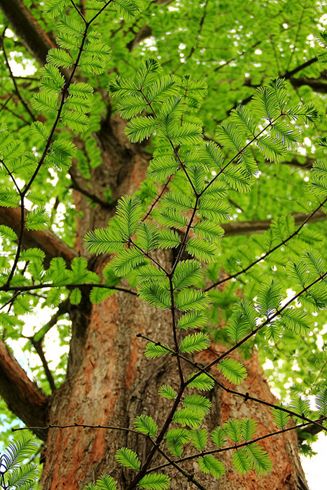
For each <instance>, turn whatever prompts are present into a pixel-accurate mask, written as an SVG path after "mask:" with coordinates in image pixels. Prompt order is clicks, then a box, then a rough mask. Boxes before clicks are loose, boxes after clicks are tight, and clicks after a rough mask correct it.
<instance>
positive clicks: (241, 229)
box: [222, 211, 327, 236]
mask: <svg viewBox="0 0 327 490" xmlns="http://www.w3.org/2000/svg"><path fill="white" fill-rule="evenodd" d="M307 217H308V215H307V214H305V213H297V214H293V218H294V222H295V224H296V225H298V224H300V223H302V222H303V221H305V219H306V218H307ZM326 218H327V216H326V213H324V212H323V211H320V212H319V213H316V214H315V215H314V216H313V217H312V219H311V220H310V223H313V222H315V221H322V220H324V219H326ZM271 223H272V220H270V219H268V220H263V221H238V222H234V223H233V222H231V223H226V224H224V225H222V227H223V228H224V230H225V236H235V235H247V234H250V233H258V232H261V231H266V230H268V228H269V227H270V226H271Z"/></svg>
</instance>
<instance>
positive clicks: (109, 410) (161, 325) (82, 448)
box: [42, 121, 306, 490]
mask: <svg viewBox="0 0 327 490" xmlns="http://www.w3.org/2000/svg"><path fill="white" fill-rule="evenodd" d="M113 127H114V129H113ZM100 135H101V145H102V149H103V162H104V163H103V165H102V166H101V167H99V168H98V169H96V170H95V174H94V176H93V179H92V184H93V189H92V191H93V192H95V193H97V194H98V195H101V191H102V189H104V188H106V187H107V188H108V187H109V186H110V188H111V189H114V192H115V196H118V195H119V194H120V193H121V192H122V191H124V192H127V191H132V190H134V189H135V187H137V185H138V184H139V183H140V182H141V181H142V179H143V177H144V172H145V168H146V163H147V155H146V154H145V153H144V152H143V150H142V149H139V151H138V152H136V151H135V147H131V146H129V147H128V146H127V148H128V150H126V146H124V145H126V144H127V143H126V141H125V140H124V142H123V143H122V144H119V143H118V142H119V141H121V139H122V131H121V127H120V125H119V123H118V122H117V123H116V122H115V121H114V122H113V124H112V125H111V127H109V126H107V128H105V127H103V128H102V131H101V133H100ZM124 148H125V149H124ZM83 185H85V186H86V185H88V182H84V183H83ZM76 204H77V207H78V209H79V210H80V211H82V212H83V218H82V219H81V220H80V222H79V228H78V234H77V235H78V238H77V248H78V249H79V251H80V250H81V249H82V238H83V235H84V234H85V232H86V231H87V230H89V229H92V228H94V227H97V226H104V225H105V224H106V223H107V221H108V219H109V217H110V216H111V214H112V212H111V211H110V210H109V211H108V209H99V207H92V206H89V205H88V203H87V201H86V200H85V198H84V197H81V196H79V197H78V199H77V201H76ZM165 260H166V261H168V260H169V257H166V258H165ZM104 263H105V261H104V260H100V261H98V262H97V263H96V265H95V268H96V270H97V271H98V272H99V271H101V268H102V267H103V265H104ZM74 315H75V316H74V317H73V318H72V322H73V325H72V340H71V346H70V356H69V365H68V370H67V372H68V377H67V380H66V382H65V383H64V385H63V386H62V387H61V388H60V389H59V390H58V391H57V392H56V393H55V394H54V395H53V398H52V402H51V407H50V411H49V424H50V425H60V426H62V425H70V424H74V423H76V424H86V425H111V426H117V427H130V426H132V424H133V419H134V418H135V417H136V416H137V415H139V414H142V413H146V414H151V415H152V416H153V417H154V418H155V419H156V421H157V423H158V425H159V427H160V425H162V423H163V422H164V420H165V414H167V413H168V410H169V408H170V405H171V402H169V401H168V400H163V399H162V398H161V397H159V396H158V388H159V387H160V385H162V384H164V383H169V384H171V385H173V386H174V385H176V387H177V385H178V374H177V369H176V359H175V358H171V359H169V360H168V361H167V360H164V361H162V360H157V361H153V360H151V361H149V360H146V359H145V358H144V356H143V350H144V342H143V341H142V340H141V339H140V338H138V337H137V334H138V333H141V334H143V335H146V336H148V337H150V338H153V339H157V340H160V342H163V343H165V342H167V343H170V342H169V340H170V339H171V321H170V314H169V313H165V312H161V311H158V310H155V309H154V308H151V307H150V306H148V305H147V304H145V303H144V302H142V301H141V300H140V299H138V298H136V297H134V296H130V295H128V294H125V293H119V294H116V295H114V296H112V297H110V298H108V299H107V300H106V301H104V302H103V303H101V304H100V305H96V306H91V305H90V304H89V302H88V299H87V296H86V297H85V298H84V300H83V303H82V305H81V306H80V308H79V309H78V310H75V314H74ZM205 355H207V356H208V359H202V360H203V361H204V362H205V361H208V360H210V355H212V354H210V352H209V351H208V352H207V353H206V354H205ZM202 357H203V356H202ZM200 360H201V359H200ZM247 364H248V369H249V376H248V381H247V385H246V386H245V387H244V389H245V390H247V389H248V390H249V391H250V392H251V394H252V395H255V396H258V397H261V398H264V399H265V400H267V401H269V402H271V403H273V402H275V399H274V397H273V395H272V394H271V392H270V390H269V387H268V385H267V382H266V380H265V379H264V376H263V373H262V370H261V368H260V366H259V363H258V360H257V357H256V356H255V355H254V356H253V358H252V359H251V360H250V361H248V363H247ZM211 398H212V402H213V407H214V409H213V410H212V412H211V415H210V418H209V419H207V425H208V428H209V429H213V428H214V427H215V426H216V425H217V424H219V423H220V422H223V421H225V420H227V419H228V418H229V417H230V416H231V417H238V416H239V415H241V416H246V417H251V418H255V419H256V420H257V422H258V430H259V433H258V434H259V435H261V434H264V433H267V432H271V431H273V430H274V426H273V423H272V417H271V415H270V410H269V409H265V407H262V406H259V407H258V405H255V404H254V403H253V402H249V401H247V402H245V401H244V399H241V398H238V397H235V396H231V395H229V394H227V393H225V392H223V391H221V390H220V389H219V390H217V389H214V390H213V392H212V393H211ZM296 446H297V441H296V436H295V434H290V433H287V434H283V435H282V436H279V437H276V438H274V439H273V440H270V439H268V440H267V442H266V444H265V447H266V449H267V450H268V452H269V454H270V456H271V458H272V460H273V472H272V473H271V474H270V475H268V476H266V477H264V478H263V477H261V476H257V475H256V474H255V473H254V472H253V473H251V474H250V475H249V474H247V475H245V476H240V475H237V474H236V473H235V472H234V471H233V470H232V469H231V465H230V455H229V454H227V455H225V453H222V454H223V457H222V458H220V459H222V460H223V461H225V462H226V464H227V466H226V475H225V477H224V478H223V479H222V480H221V481H220V482H219V483H217V482H213V481H212V478H208V477H206V475H203V474H202V475H200V474H199V471H198V470H197V467H196V465H195V464H193V463H189V464H188V465H186V466H185V469H187V470H189V471H191V472H193V473H194V474H195V475H196V477H197V478H198V479H199V481H201V482H202V483H203V485H204V486H205V488H207V489H208V490H209V489H216V488H222V489H225V490H226V489H228V490H229V489H230V490H239V489H240V488H242V489H256V490H258V489H266V488H269V489H276V490H277V489H278V490H280V489H290V490H291V489H296V488H306V487H305V486H304V487H300V484H299V481H300V480H303V481H305V480H304V477H303V473H302V470H301V467H300V463H299V459H298V455H297V447H296ZM120 447H130V448H132V449H134V450H136V451H137V452H138V454H139V455H140V457H141V459H144V458H145V456H146V453H147V451H148V450H149V448H150V446H149V442H147V441H146V439H145V438H144V437H143V436H141V435H140V436H135V434H132V435H131V433H128V432H125V431H118V430H107V429H86V428H81V427H75V428H66V429H56V428H53V429H49V431H48V437H47V441H46V446H45V450H44V455H45V466H44V471H43V479H42V482H43V488H44V489H45V490H48V489H51V490H60V489H69V490H74V489H82V488H83V487H84V485H85V484H86V483H88V482H90V481H95V480H96V479H97V478H98V477H100V476H101V475H102V474H104V473H110V474H111V475H113V476H114V477H116V478H117V479H118V481H119V482H120V486H121V488H126V487H127V485H128V483H129V482H130V481H131V478H132V474H131V472H129V471H123V470H120V469H119V468H118V465H117V463H116V462H115V460H114V454H115V450H117V449H119V448H120ZM161 460H162V459H160V457H158V456H156V458H155V462H156V464H157V463H158V462H159V461H161ZM170 474H171V476H172V477H173V480H172V481H173V486H172V488H176V489H177V488H183V489H188V488H194V485H193V484H192V483H189V482H187V481H186V479H185V477H184V476H182V475H180V474H179V473H178V472H176V470H175V469H172V470H170Z"/></svg>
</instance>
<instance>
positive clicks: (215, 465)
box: [198, 454, 225, 479]
mask: <svg viewBox="0 0 327 490" xmlns="http://www.w3.org/2000/svg"><path fill="white" fill-rule="evenodd" d="M198 465H199V468H200V470H201V471H202V472H203V473H206V474H210V475H211V476H213V477H214V478H217V479H218V478H221V477H222V476H223V474H224V473H225V466H224V464H223V463H222V462H221V461H219V460H218V459H216V458H215V457H214V456H212V455H211V454H208V455H206V456H203V458H199V459H198Z"/></svg>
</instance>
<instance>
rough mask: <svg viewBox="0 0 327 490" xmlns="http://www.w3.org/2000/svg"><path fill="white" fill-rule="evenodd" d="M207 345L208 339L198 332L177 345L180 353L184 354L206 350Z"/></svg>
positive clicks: (208, 343)
mask: <svg viewBox="0 0 327 490" xmlns="http://www.w3.org/2000/svg"><path fill="white" fill-rule="evenodd" d="M209 345H210V339H209V337H208V335H206V334H204V333H201V332H200V333H195V334H191V335H187V337H184V339H183V340H182V341H181V343H180V345H179V349H180V351H181V352H186V353H188V354H190V353H192V352H199V351H201V350H204V349H207V348H208V347H209Z"/></svg>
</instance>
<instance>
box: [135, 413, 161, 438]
mask: <svg viewBox="0 0 327 490" xmlns="http://www.w3.org/2000/svg"><path fill="white" fill-rule="evenodd" d="M134 427H135V429H136V430H137V431H139V432H141V433H142V434H146V435H148V436H150V437H156V435H157V432H158V426H157V424H156V422H155V421H154V420H153V418H152V417H150V416H149V415H139V416H138V417H136V419H135V421H134Z"/></svg>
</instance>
